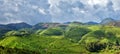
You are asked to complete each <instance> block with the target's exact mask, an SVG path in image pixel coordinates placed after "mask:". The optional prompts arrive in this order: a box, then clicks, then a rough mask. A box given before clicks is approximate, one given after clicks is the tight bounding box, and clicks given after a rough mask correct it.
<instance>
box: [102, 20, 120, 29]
mask: <svg viewBox="0 0 120 54" xmlns="http://www.w3.org/2000/svg"><path fill="white" fill-rule="evenodd" d="M101 24H102V25H109V26H117V27H120V20H114V19H112V18H106V19H104V20H103V21H102V22H101Z"/></svg>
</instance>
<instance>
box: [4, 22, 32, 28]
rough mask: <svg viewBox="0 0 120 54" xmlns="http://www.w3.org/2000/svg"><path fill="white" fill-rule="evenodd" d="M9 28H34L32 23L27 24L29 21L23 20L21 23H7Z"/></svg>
mask: <svg viewBox="0 0 120 54" xmlns="http://www.w3.org/2000/svg"><path fill="white" fill-rule="evenodd" d="M6 26H7V27H8V28H10V29H13V30H14V29H16V30H18V29H22V28H32V26H31V25H29V24H27V23H24V22H21V23H11V24H7V25H6Z"/></svg>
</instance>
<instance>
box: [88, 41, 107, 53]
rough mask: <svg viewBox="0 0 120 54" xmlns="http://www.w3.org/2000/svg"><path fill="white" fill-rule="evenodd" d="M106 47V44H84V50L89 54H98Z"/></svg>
mask: <svg viewBox="0 0 120 54" xmlns="http://www.w3.org/2000/svg"><path fill="white" fill-rule="evenodd" d="M106 47H107V44H106V43H99V42H91V43H88V44H86V49H87V50H88V51H90V52H99V51H100V50H103V49H105V48H106Z"/></svg>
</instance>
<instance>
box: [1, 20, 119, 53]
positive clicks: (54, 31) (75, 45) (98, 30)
mask: <svg viewBox="0 0 120 54" xmlns="http://www.w3.org/2000/svg"><path fill="white" fill-rule="evenodd" d="M54 24H55V25H54ZM54 24H52V23H45V24H43V23H40V24H37V25H35V26H37V27H34V26H33V27H32V28H22V29H21V28H20V29H17V30H9V29H6V30H3V29H1V31H0V32H1V33H0V34H1V39H0V54H92V53H93V54H98V53H100V54H119V53H120V52H119V51H120V27H116V26H109V25H98V24H97V25H96V24H94V25H91V24H90V25H89V24H81V23H78V22H74V23H71V24H68V25H60V24H57V23H54ZM41 26H42V27H41ZM46 26H48V27H46Z"/></svg>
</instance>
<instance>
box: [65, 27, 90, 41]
mask: <svg viewBox="0 0 120 54" xmlns="http://www.w3.org/2000/svg"><path fill="white" fill-rule="evenodd" d="M88 32H90V30H89V29H87V28H82V27H70V28H68V30H67V31H66V32H65V37H66V38H70V39H71V40H72V41H75V42H78V41H79V40H80V39H81V37H82V36H84V35H85V34H87V33H88Z"/></svg>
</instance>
